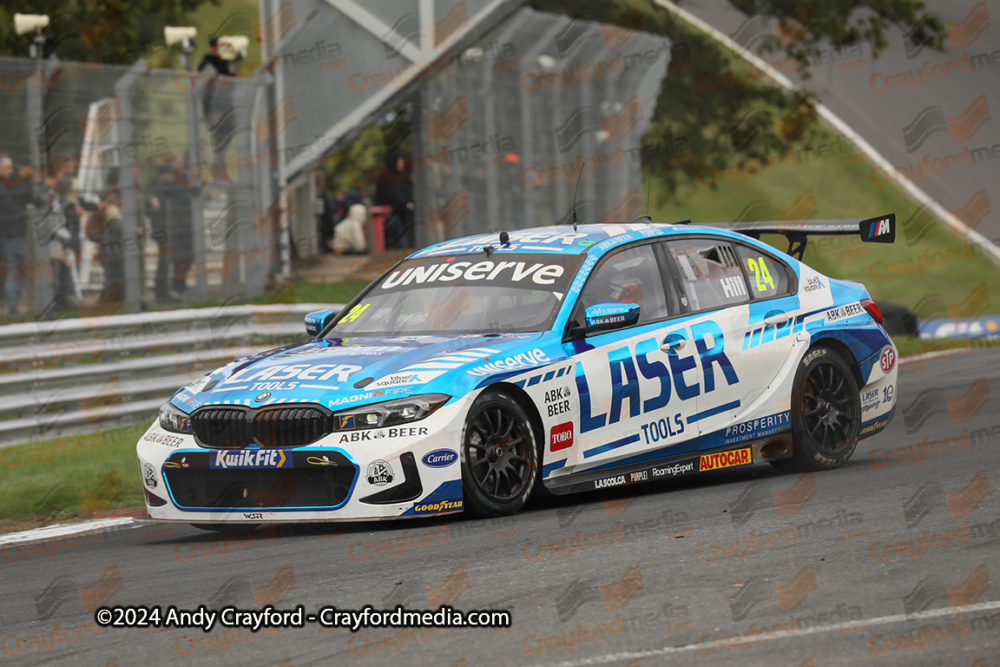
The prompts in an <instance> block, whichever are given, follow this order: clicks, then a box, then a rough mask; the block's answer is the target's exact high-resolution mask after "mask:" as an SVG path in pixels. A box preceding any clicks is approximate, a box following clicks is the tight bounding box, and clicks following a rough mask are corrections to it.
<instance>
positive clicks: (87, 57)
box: [0, 0, 220, 65]
mask: <svg viewBox="0 0 1000 667" xmlns="http://www.w3.org/2000/svg"><path fill="white" fill-rule="evenodd" d="M206 2H208V3H210V4H214V5H218V4H219V2H220V0H122V2H115V1H114V0H107V1H105V2H94V1H89V2H88V1H87V0H6V1H5V2H4V4H3V6H2V7H0V55H7V56H22V57H23V56H26V55H28V47H29V45H30V44H31V41H32V38H33V35H30V34H28V35H18V34H17V33H16V32H15V30H14V14H48V16H49V27H48V28H47V29H46V30H45V35H46V44H45V56H46V57H48V56H49V55H52V54H55V55H57V56H58V57H59V59H60V60H63V61H71V60H77V61H94V60H95V59H100V60H101V62H102V63H105V64H119V65H131V64H132V63H133V62H135V60H136V59H137V58H139V57H140V56H143V55H146V54H149V53H150V50H151V49H152V47H154V46H156V45H160V44H163V27H164V26H167V25H186V23H187V21H188V20H189V19H188V17H189V15H190V14H191V13H192V12H193V11H194V10H195V9H197V8H198V7H199V6H201V5H203V4H205V3H206Z"/></svg>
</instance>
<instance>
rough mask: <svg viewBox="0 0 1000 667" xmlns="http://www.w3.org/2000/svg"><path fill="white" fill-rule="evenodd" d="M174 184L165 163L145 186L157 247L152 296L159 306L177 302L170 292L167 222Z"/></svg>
mask: <svg viewBox="0 0 1000 667" xmlns="http://www.w3.org/2000/svg"><path fill="white" fill-rule="evenodd" d="M174 184H175V180H174V173H173V169H172V168H171V167H170V165H169V164H163V165H160V167H159V168H158V169H157V172H156V178H155V179H153V181H151V182H150V183H149V185H148V186H147V187H146V191H147V194H148V196H147V198H146V204H147V211H148V213H149V222H150V225H151V226H152V228H153V239H154V240H155V241H156V244H157V253H156V277H155V278H154V279H153V293H154V295H155V297H156V300H157V302H159V303H176V302H177V295H176V294H174V293H173V291H172V290H171V289H170V258H171V255H172V253H173V249H172V248H171V244H170V220H171V218H172V217H173V215H172V213H173V210H172V209H173V208H174V206H175V202H174V194H173V190H172V185H174Z"/></svg>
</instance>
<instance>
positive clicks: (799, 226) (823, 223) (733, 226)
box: [706, 213, 896, 260]
mask: <svg viewBox="0 0 1000 667" xmlns="http://www.w3.org/2000/svg"><path fill="white" fill-rule="evenodd" d="M706 226H707V227H719V228H720V229H726V230H728V231H731V232H739V233H740V234H745V235H747V236H749V237H751V238H754V239H758V240H759V239H760V237H761V235H762V234H780V235H782V236H784V237H785V238H786V239H787V240H788V250H787V251H786V252H787V253H788V254H789V255H791V256H792V257H795V258H796V259H799V260H801V259H802V253H804V252H805V249H806V241H807V240H808V239H809V237H810V236H854V235H855V234H857V235H860V236H861V240H862V241H864V242H865V243H893V242H894V241H895V240H896V214H895V213H889V214H888V215H880V216H879V217H877V218H868V219H866V220H857V219H851V218H848V219H842V220H807V221H801V222H800V221H790V220H777V221H765V222H723V223H708V224H707V225H706Z"/></svg>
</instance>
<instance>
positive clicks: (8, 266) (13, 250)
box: [0, 154, 30, 315]
mask: <svg viewBox="0 0 1000 667" xmlns="http://www.w3.org/2000/svg"><path fill="white" fill-rule="evenodd" d="M29 186H30V184H29ZM28 192H29V194H28V197H29V200H30V190H28ZM27 227H28V211H27V208H26V206H25V201H24V188H23V187H22V184H21V178H20V177H19V176H18V174H17V173H16V172H15V170H14V163H13V161H12V160H11V159H10V156H9V155H6V154H0V250H2V251H3V265H2V266H3V271H2V276H3V279H4V296H5V298H6V300H7V312H8V313H9V314H11V315H16V314H17V307H18V303H19V302H20V300H21V294H22V293H23V292H24V288H25V275H26V273H27V264H26V262H27V256H28V241H27V233H28V230H27Z"/></svg>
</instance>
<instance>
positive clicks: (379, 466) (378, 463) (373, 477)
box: [367, 459, 396, 486]
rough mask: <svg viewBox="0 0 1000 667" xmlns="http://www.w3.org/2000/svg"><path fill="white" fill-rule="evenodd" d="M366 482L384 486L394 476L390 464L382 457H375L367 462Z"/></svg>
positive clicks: (390, 481)
mask: <svg viewBox="0 0 1000 667" xmlns="http://www.w3.org/2000/svg"><path fill="white" fill-rule="evenodd" d="M367 473H368V483H369V484H374V485H375V486H385V485H386V484H390V483H392V480H394V479H395V478H396V475H395V473H393V471H392V466H391V465H389V464H388V463H387V462H385V461H383V460H382V459H375V460H374V461H372V462H371V463H369V464H368V471H367Z"/></svg>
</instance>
